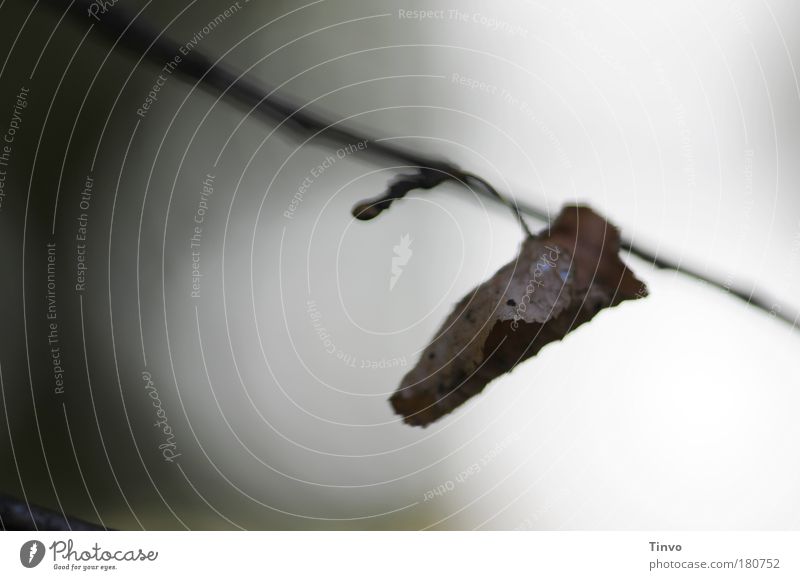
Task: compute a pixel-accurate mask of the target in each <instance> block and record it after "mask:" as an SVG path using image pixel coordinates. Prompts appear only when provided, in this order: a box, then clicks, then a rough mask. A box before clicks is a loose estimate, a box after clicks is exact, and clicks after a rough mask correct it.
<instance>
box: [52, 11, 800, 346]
mask: <svg viewBox="0 0 800 580" xmlns="http://www.w3.org/2000/svg"><path fill="white" fill-rule="evenodd" d="M46 3H47V4H49V5H51V6H53V7H55V8H58V9H59V10H61V11H69V12H71V13H72V14H73V15H75V16H76V17H80V18H82V19H88V18H87V16H88V10H89V6H90V5H91V4H92V2H90V1H88V0H75V1H74V2H69V1H68V0H46ZM91 22H92V23H93V24H92V25H93V26H95V27H96V28H97V29H98V30H99V31H100V32H101V33H102V34H103V35H104V36H105V37H106V38H107V39H108V40H109V41H111V42H113V43H114V44H115V45H118V46H122V47H124V48H126V49H128V50H129V51H131V52H133V53H134V54H135V55H137V56H138V57H140V58H141V59H147V60H148V61H151V62H152V63H154V64H156V65H157V66H159V67H160V66H163V63H164V62H168V61H170V60H171V59H172V58H174V56H175V55H176V54H181V63H180V65H179V67H178V69H177V70H176V73H178V74H181V75H183V76H184V77H186V78H188V79H191V80H194V81H195V82H194V86H195V87H198V86H200V87H203V88H206V89H210V90H213V91H216V92H217V93H219V94H220V95H221V96H222V98H224V99H226V100H228V101H230V102H232V103H237V104H238V105H240V106H243V107H246V108H247V109H248V111H249V112H253V113H257V114H259V115H260V116H262V117H264V118H265V119H267V120H269V121H271V122H273V123H277V124H278V125H279V126H280V128H281V129H286V130H288V131H290V132H293V133H295V134H296V135H297V136H299V137H304V138H308V137H315V138H318V139H319V140H320V141H322V142H327V143H329V144H331V145H332V146H336V147H341V146H343V145H347V144H351V143H358V142H362V141H368V142H369V143H370V147H368V148H367V149H365V150H364V153H366V154H368V155H372V156H375V157H378V158H382V159H384V160H389V161H392V162H395V163H397V162H400V163H402V164H405V165H408V166H409V167H410V168H413V169H414V170H416V172H417V173H416V174H412V175H404V176H401V177H399V178H396V179H395V180H394V181H393V182H392V183H391V184H390V185H389V189H388V191H387V192H386V193H385V194H383V195H382V196H379V197H377V198H374V199H371V200H366V201H364V202H362V203H359V204H357V205H356V206H355V207H354V208H353V215H354V216H355V217H357V218H358V219H372V218H374V217H376V216H377V215H379V214H380V213H381V212H382V211H383V210H385V209H386V208H388V207H389V206H390V205H391V203H392V202H393V201H395V200H397V199H400V198H401V197H403V196H404V195H405V194H407V193H408V192H410V191H412V190H414V189H432V188H433V187H436V186H437V185H439V184H441V183H444V182H446V181H452V182H454V183H458V184H460V185H462V186H465V187H468V188H470V189H471V190H472V191H474V192H475V193H477V194H478V195H481V196H484V197H486V198H489V199H491V200H493V201H496V202H499V203H502V204H504V205H506V206H508V207H509V208H511V210H512V211H513V212H514V214H515V216H516V217H517V219H518V221H519V223H520V225H521V227H522V229H523V231H524V232H525V233H526V234H527V235H528V236H530V235H531V232H530V230H529V229H528V227H527V226H526V225H525V222H524V220H523V216H528V217H530V218H533V219H536V220H538V221H541V222H543V223H545V224H550V223H551V218H552V216H551V215H550V214H549V212H548V211H547V210H545V209H543V208H542V207H538V206H536V205H534V204H531V203H529V202H518V201H515V200H512V201H509V200H508V199H507V198H506V196H504V195H502V194H501V193H500V192H498V191H497V190H496V189H495V188H494V187H492V186H491V184H489V182H488V181H486V180H485V179H482V178H480V177H478V176H476V175H474V174H472V173H470V172H467V171H464V170H462V169H461V168H459V167H458V166H456V165H455V164H453V163H450V162H448V161H445V160H442V159H438V158H435V157H431V156H427V155H423V154H420V153H416V152H412V151H409V150H408V149H405V148H403V147H400V146H397V145H394V144H392V143H390V142H388V141H385V140H381V139H375V138H370V137H367V136H365V135H362V134H360V133H359V132H356V131H354V130H351V129H349V128H347V127H343V126H342V125H341V124H340V122H339V121H334V120H331V119H330V118H329V116H326V115H323V114H320V113H317V112H315V111H312V110H309V108H308V107H306V106H305V105H297V104H296V103H294V102H292V101H291V100H290V99H288V98H286V97H284V96H283V95H281V94H279V93H278V92H277V91H276V90H275V89H274V88H271V87H269V86H267V85H265V84H263V83H261V82H260V81H259V80H257V79H255V78H254V77H253V76H252V75H248V74H240V73H238V72H237V71H236V70H235V69H234V68H233V67H232V66H230V65H228V64H227V63H226V62H224V61H223V60H222V59H216V60H212V58H210V57H209V56H207V55H205V54H204V53H203V51H202V50H200V49H198V48H194V49H193V50H192V51H191V52H189V53H188V54H187V55H185V56H184V55H183V53H181V52H179V49H180V46H181V45H180V44H178V43H177V42H175V41H173V40H171V39H170V38H169V37H168V36H167V35H166V34H165V33H164V31H158V30H156V29H154V28H153V27H152V26H150V25H149V24H148V23H147V22H146V21H144V20H143V18H142V16H141V12H139V13H133V12H131V11H129V10H127V9H126V8H125V7H124V6H122V5H120V4H117V5H115V6H114V7H113V8H111V9H109V10H108V12H106V13H105V14H103V15H102V17H101V18H100V21H99V22H97V21H95V20H91ZM621 247H622V249H623V250H625V251H627V252H628V253H629V254H631V255H633V256H636V257H637V258H640V259H641V260H644V261H646V262H648V263H649V264H650V265H651V266H653V267H655V268H658V269H660V270H672V271H675V272H679V273H680V274H683V275H685V276H688V277H690V278H694V279H695V280H698V281H700V282H703V283H705V284H707V285H709V286H712V287H714V288H717V289H719V290H722V291H724V292H726V293H728V294H730V295H731V296H734V297H736V298H738V299H740V300H742V301H744V302H746V303H747V304H748V305H750V306H752V307H754V308H757V309H759V310H762V311H764V312H767V313H769V314H770V315H772V316H774V317H775V318H777V319H779V320H782V321H783V322H785V323H787V324H789V325H791V326H792V327H793V328H794V329H796V330H800V327H798V326H797V323H798V321H799V320H800V313H795V314H793V315H790V314H787V313H785V312H784V311H783V309H781V308H778V304H779V302H778V301H777V300H774V299H772V298H771V297H770V296H769V294H768V293H767V292H765V291H763V290H762V289H760V288H758V287H757V286H756V285H755V284H747V285H741V286H736V285H732V284H729V283H727V282H723V281H721V280H719V279H717V278H714V277H713V276H710V275H708V274H705V273H703V272H701V271H700V270H698V269H695V268H691V267H689V266H686V265H685V264H683V263H681V262H680V261H676V260H673V259H670V258H668V257H665V256H663V255H661V254H659V253H658V252H653V251H651V250H649V249H647V248H644V247H642V246H641V245H639V244H637V243H634V241H633V240H630V239H627V238H625V237H623V239H622V243H621ZM747 288H749V290H748V289H747Z"/></svg>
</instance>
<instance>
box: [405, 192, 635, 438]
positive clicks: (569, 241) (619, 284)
mask: <svg viewBox="0 0 800 580" xmlns="http://www.w3.org/2000/svg"><path fill="white" fill-rule="evenodd" d="M619 249H620V237H619V232H618V231H617V229H616V228H615V227H614V226H612V225H610V224H609V223H608V222H607V221H606V220H605V219H604V218H602V217H601V216H599V215H598V214H597V213H595V212H594V211H593V210H592V209H590V208H588V207H585V206H566V207H564V209H563V210H562V211H561V213H560V214H559V216H558V218H556V220H555V222H554V223H553V225H552V227H551V228H550V230H549V231H546V232H543V233H542V234H540V235H538V236H531V237H528V238H527V239H526V240H525V241H524V242H523V244H522V247H521V248H520V252H519V255H518V256H517V258H516V259H514V260H513V261H512V262H510V263H508V264H506V265H505V266H503V267H502V268H500V270H498V271H497V273H496V274H495V275H494V276H492V277H491V278H490V279H489V280H487V281H486V282H483V283H482V284H480V285H479V286H478V287H477V288H475V290H474V291H472V292H470V293H469V294H467V295H466V296H465V297H464V298H463V299H462V300H461V301H460V302H459V303H458V304H457V305H456V307H455V309H454V310H453V312H452V313H451V314H450V315H449V316H448V317H447V319H446V320H445V322H444V324H443V325H442V327H441V328H440V330H439V332H437V334H436V338H435V339H434V340H433V341H432V342H431V344H430V345H429V346H428V347H427V348H426V349H425V350H424V351H423V352H422V356H421V357H420V360H419V362H418V363H417V365H416V366H415V367H414V368H413V369H412V370H411V371H409V372H408V374H406V376H405V377H404V378H403V380H402V382H401V383H400V386H399V387H398V389H397V391H395V393H394V394H393V395H392V397H391V399H390V401H391V403H392V406H393V407H394V410H395V412H396V413H398V414H399V415H402V416H403V420H404V421H405V422H406V423H409V424H411V425H420V426H423V427H425V426H427V425H429V424H431V423H432V422H434V421H436V420H437V419H439V418H440V417H442V416H444V415H446V414H447V413H450V412H451V411H453V410H454V409H455V408H457V407H458V406H460V405H461V404H463V403H464V402H465V401H466V400H467V399H469V398H471V397H473V396H475V395H477V394H478V393H480V392H481V391H482V390H483V388H484V387H485V386H486V385H487V384H488V383H489V382H491V381H492V380H494V379H495V378H497V377H498V376H500V375H502V374H503V373H506V372H508V371H510V370H511V369H513V368H514V367H515V366H516V365H517V364H519V363H520V362H522V361H524V360H526V359H528V358H530V357H532V356H534V355H535V354H536V353H538V352H539V350H541V349H542V347H544V346H545V345H547V344H549V343H551V342H554V341H557V340H561V339H562V338H564V336H565V335H566V334H567V333H568V332H570V331H571V330H574V329H575V328H577V327H578V326H580V325H581V324H583V323H585V322H588V321H589V320H591V319H592V318H593V317H594V316H595V315H596V314H597V313H598V312H599V311H600V310H602V309H603V308H608V307H609V306H616V305H617V304H619V303H620V302H623V301H624V300H630V299H636V298H641V297H644V296H646V295H647V290H646V288H645V285H644V284H643V283H642V282H640V281H639V280H637V279H636V277H635V276H634V275H633V274H632V273H631V271H630V270H628V269H627V267H626V266H625V264H624V263H623V262H622V260H620V258H619Z"/></svg>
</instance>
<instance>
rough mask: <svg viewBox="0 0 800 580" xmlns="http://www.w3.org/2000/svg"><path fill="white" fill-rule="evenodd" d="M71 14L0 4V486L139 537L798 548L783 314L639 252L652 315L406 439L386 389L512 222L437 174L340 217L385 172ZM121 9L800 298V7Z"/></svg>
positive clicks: (633, 306) (189, 43) (510, 379)
mask: <svg viewBox="0 0 800 580" xmlns="http://www.w3.org/2000/svg"><path fill="white" fill-rule="evenodd" d="M51 4H52V3H51ZM66 5H67V3H66V2H65V3H64V5H63V6H62V7H61V9H53V8H52V6H45V5H42V4H41V3H34V2H24V1H22V0H8V1H6V2H4V3H2V4H0V15H2V18H0V45H2V47H3V51H2V55H3V59H4V62H3V64H2V69H0V81H1V84H0V86H2V94H0V135H2V136H4V137H3V138H8V137H10V139H11V141H8V140H6V141H5V142H4V143H3V145H7V147H6V148H5V149H0V153H4V152H5V154H6V156H7V158H6V159H5V162H4V163H3V165H2V166H0V170H3V171H4V173H3V174H2V175H0V177H3V178H4V180H3V181H2V182H0V183H2V190H0V192H2V197H0V199H1V200H2V205H1V206H0V252H2V265H3V270H4V273H3V276H2V279H1V280H2V281H0V284H1V285H2V286H1V288H0V292H2V294H1V296H2V300H0V308H2V336H1V338H0V340H2V342H1V343H0V371H1V378H2V384H1V386H2V398H0V403H2V407H3V413H2V414H0V423H2V429H0V440H2V447H0V490H2V491H3V492H6V493H11V494H15V495H17V496H19V497H25V498H26V499H28V500H29V501H31V502H34V503H38V504H41V505H46V506H48V507H51V508H54V509H63V510H65V511H66V512H67V513H70V514H72V515H75V516H80V517H83V518H86V519H89V520H92V521H97V522H102V523H104V524H105V525H107V526H111V527H116V528H124V529H140V528H147V529H157V528H161V529H183V528H184V527H186V528H191V529H229V528H231V529H235V528H239V527H241V528H257V529H419V528H432V529H474V528H483V529H642V528H658V529H669V528H680V529H695V528H700V529H749V528H755V529H762V528H763V529H797V528H798V524H800V493H799V492H798V490H799V489H800V423H798V421H797V420H796V417H797V412H798V408H799V407H800V365H798V364H797V360H798V352H800V333H798V331H797V330H796V329H793V328H791V327H790V326H789V325H787V324H784V323H782V322H780V321H779V320H777V318H776V317H774V316H770V315H768V314H766V313H762V312H760V311H758V310H756V309H753V308H749V307H748V306H746V305H745V304H744V303H742V302H741V301H739V300H736V299H735V298H733V297H731V296H730V295H727V294H726V293H724V292H720V291H718V290H715V289H713V288H708V287H705V286H704V285H702V284H700V283H698V282H695V281H692V280H691V279H688V278H686V277H683V276H681V275H679V274H675V273H674V272H659V271H658V270H656V269H654V268H653V267H652V266H650V265H649V264H648V263H646V262H643V261H641V260H637V259H636V258H632V257H626V258H625V259H626V261H627V263H628V264H629V265H630V266H631V267H632V268H633V269H634V271H635V272H636V274H637V275H638V276H639V277H640V278H642V279H643V280H645V281H646V282H647V284H648V286H649V288H650V290H651V295H650V297H648V298H647V299H646V300H641V301H636V302H635V303H626V304H623V305H621V306H620V307H618V308H614V309H611V310H607V311H604V312H602V313H601V314H600V315H599V316H598V317H597V318H596V319H595V320H594V321H593V322H592V323H591V324H587V325H585V326H583V327H581V328H580V329H578V330H576V331H575V332H574V333H571V334H570V335H569V336H568V337H567V338H566V339H565V340H564V341H563V342H561V343H558V344H554V345H551V346H549V347H547V348H546V349H544V350H543V351H542V352H541V353H540V354H539V355H538V356H537V357H536V358H534V359H531V360H529V361H527V362H525V363H524V364H522V365H521V366H520V367H518V368H517V369H515V370H514V371H513V372H512V373H511V374H509V375H507V376H504V377H502V378H500V379H498V380H496V381H495V382H494V383H492V384H491V385H490V386H489V387H488V388H487V389H486V391H485V392H484V393H483V394H482V395H480V396H479V397H476V398H474V399H472V400H470V401H469V402H468V403H467V404H466V405H464V406H463V407H462V408H460V409H458V410H457V411H456V412H454V413H453V414H452V415H449V416H447V417H446V418H444V419H443V420H441V421H439V422H437V423H435V424H434V425H432V426H431V427H429V428H427V429H424V430H423V429H419V428H413V427H409V426H406V425H404V424H402V422H401V421H400V420H399V418H398V417H397V416H395V415H393V413H392V410H391V407H390V405H389V403H388V401H387V398H388V396H389V395H390V394H391V392H392V391H393V390H394V389H395V388H396V386H397V385H398V383H399V382H400V380H401V378H402V376H403V375H404V374H405V372H407V371H408V370H410V368H411V367H412V366H413V365H414V364H415V362H416V359H417V357H418V355H419V353H420V351H421V349H422V348H424V346H425V345H426V344H427V342H428V341H429V340H430V339H431V337H432V336H433V334H434V332H435V331H436V329H437V328H438V326H439V325H440V324H441V322H442V320H443V319H444V318H445V316H446V315H447V314H448V313H449V311H450V309H451V308H452V306H453V305H454V303H455V302H457V301H458V300H459V299H460V297H461V296H462V295H463V294H465V293H466V292H467V291H468V290H470V289H471V288H472V287H473V286H474V285H476V284H477V283H479V282H480V281H482V280H484V279H486V278H487V277H489V276H490V275H491V274H492V273H493V272H494V271H495V270H496V269H497V268H498V267H499V266H501V265H502V264H504V263H506V262H507V261H509V260H510V259H512V258H513V256H514V254H515V252H516V249H517V247H518V244H519V242H520V240H521V236H520V232H519V228H518V227H517V226H516V224H515V223H514V221H513V218H512V216H511V215H510V212H508V211H507V210H506V209H505V208H502V207H497V206H496V205H494V204H492V203H491V202H489V201H487V200H485V199H483V198H477V197H475V196H474V195H472V194H471V193H470V192H469V191H467V190H464V189H460V188H457V187H455V186H442V187H440V188H438V189H436V190H433V191H429V192H421V193H420V192H417V193H415V194H412V195H411V196H409V198H407V199H405V200H403V201H401V202H398V203H396V204H395V205H394V206H393V207H392V208H391V210H390V211H388V212H386V213H385V214H383V215H382V216H380V218H378V219H376V220H374V221H372V222H358V221H355V220H353V218H352V217H351V215H350V209H351V207H352V206H353V204H354V203H356V202H357V201H359V200H361V199H363V198H365V197H369V196H373V195H376V194H378V193H380V192H381V191H382V190H383V188H384V187H385V184H386V183H387V181H388V180H389V179H391V178H392V177H393V176H394V175H396V174H397V173H398V172H402V168H397V167H392V166H391V164H387V163H379V162H376V160H375V159H374V158H370V157H369V156H368V155H367V154H366V153H365V152H364V151H361V150H359V148H358V147H357V146H354V147H350V148H348V149H342V150H340V151H338V152H337V150H336V149H335V148H332V147H330V146H329V145H326V144H324V143H321V142H319V140H317V139H311V140H308V141H307V142H304V141H303V140H298V139H296V138H295V137H294V136H293V135H292V134H289V133H287V132H286V131H284V130H281V129H280V128H276V127H275V125H274V124H270V123H265V122H264V121H263V120H262V119H260V118H257V117H254V116H253V115H251V114H249V111H247V110H245V109H242V108H241V107H238V106H235V105H232V104H230V103H228V102H227V101H226V100H225V99H224V98H220V96H219V94H218V93H214V92H211V91H208V90H206V89H204V88H203V87H201V86H193V83H192V82H188V81H187V80H186V78H185V77H183V76H181V75H180V73H179V71H170V70H166V69H162V68H161V66H159V65H157V64H154V63H153V62H151V61H150V60H147V59H139V58H138V57H136V56H133V55H132V54H131V53H129V52H126V51H125V50H123V49H121V48H120V47H119V46H117V47H112V43H111V42H110V41H108V40H107V39H106V38H105V37H103V35H102V34H101V33H100V28H101V27H102V19H103V16H104V15H102V14H100V15H99V16H98V18H99V20H100V21H97V19H93V18H91V17H90V16H89V15H88V14H87V15H85V18H80V17H79V18H75V17H74V16H65V17H63V18H62V15H63V8H65V7H66ZM119 9H124V10H126V11H132V12H134V13H138V14H139V16H138V18H141V19H143V20H144V21H146V22H147V23H149V24H150V25H152V26H154V27H157V28H159V29H162V30H163V32H164V34H165V35H167V36H169V37H170V38H172V39H173V40H175V41H177V42H179V43H180V44H182V45H184V46H185V47H186V49H187V50H198V51H202V52H203V53H205V54H208V55H210V56H212V57H214V58H220V57H222V58H224V61H225V62H227V63H229V64H230V65H231V66H233V67H235V68H236V69H237V70H239V71H242V72H245V71H246V72H247V73H248V74H249V75H252V76H253V77H254V78H256V79H259V80H260V81H262V82H263V83H264V84H267V85H270V86H273V87H278V90H279V92H280V94H282V95H285V96H287V97H290V98H292V99H294V100H295V101H296V102H297V103H298V104H308V106H309V107H310V108H312V109H313V110H319V111H324V112H325V113H326V114H327V115H328V116H329V117H330V118H331V120H333V121H342V122H343V123H344V124H346V125H347V126H349V127H354V128H356V129H358V130H359V131H361V132H362V133H364V134H365V135H367V136H369V137H379V138H386V139H390V140H393V141H395V142H397V143H398V144H402V145H403V146H405V147H408V148H410V149H412V150H418V151H424V152H427V153H430V154H433V155H436V156H440V157H443V158H446V159H448V160H451V161H453V162H455V163H457V164H459V165H461V166H462V167H465V168H469V169H470V170H472V171H473V172H475V173H478V174H480V175H482V176H484V177H486V178H487V179H488V180H489V181H491V182H492V183H493V184H495V185H496V186H497V187H498V188H499V189H501V190H502V191H503V192H505V193H507V194H508V195H510V196H512V197H514V198H516V199H518V200H520V201H525V202H529V203H532V204H536V205H539V206H542V207H544V208H546V209H547V210H548V211H549V212H550V213H551V214H554V213H555V212H557V210H558V208H559V207H560V206H561V205H562V204H564V203H566V202H573V201H580V202H585V203H590V204H591V205H592V206H593V207H594V208H596V209H597V210H598V211H601V212H602V213H604V214H605V215H607V216H609V219H611V220H612V221H613V222H614V223H616V224H617V225H618V226H620V228H621V229H622V231H623V233H624V234H625V235H626V237H628V238H629V239H632V240H634V241H635V242H637V243H640V244H641V245H643V246H645V247H647V248H650V249H652V250H654V251H657V252H658V253H659V254H662V255H664V256H667V257H670V258H672V259H676V260H680V261H681V262H682V263H684V264H686V265H687V266H691V267H694V268H697V269H699V270H701V271H704V272H706V273H707V274H709V275H712V276H714V277H716V278H718V279H720V280H723V281H725V282H726V283H728V284H730V285H733V286H744V287H745V288H747V289H749V288H750V284H752V283H757V284H758V286H759V287H761V288H764V289H766V290H768V292H769V293H770V295H771V296H773V297H774V306H773V310H774V311H775V312H779V311H780V312H781V313H784V314H786V313H794V312H795V311H796V310H795V309H796V308H798V307H800V298H798V296H800V292H798V291H800V196H798V190H799V188H800V166H798V164H797V159H798V154H799V153H800V87H799V86H798V72H797V68H796V65H797V63H798V62H800V7H799V6H798V5H797V4H796V3H794V2H791V1H789V0H783V1H763V2H757V1H735V0H734V1H730V0H724V1H723V0H713V1H710V2H703V3H696V2H690V1H688V0H687V1H684V0H678V1H675V2H669V3H665V2H661V3H652V2H634V1H633V0H626V1H615V2H604V3H600V2H592V1H588V0H573V1H568V2H556V1H547V2H522V1H511V0H507V1H504V2H494V3H486V2H478V1H477V0H467V1H463V2H459V3H458V8H454V7H453V6H452V3H449V4H448V3H442V2H437V1H428V2H422V1H409V2H403V3H399V2H394V1H387V0H377V1H370V2H364V1H358V0H320V1H317V2H310V3H307V4H306V3H302V2H268V3H266V2H263V3H256V2H245V1H244V0H242V1H241V2H237V3H229V2H221V1H200V0H198V1H196V2H180V3H176V2H163V3H156V2H141V1H137V2H134V1H130V0H121V1H120V2H119V3H117V5H113V6H111V5H110V6H108V8H107V10H108V13H112V12H113V11H114V10H119ZM420 11H421V12H420ZM162 64H163V66H167V65H168V63H167V62H164V63H162ZM178 67H180V65H179V64H178ZM156 87H157V88H156ZM151 91H153V94H154V96H155V99H154V100H153V99H151V100H150V101H148V93H150V92H151ZM20 94H22V97H20V96H19V95H20ZM22 103H24V105H23V104H22ZM148 104H149V105H150V106H149V108H145V107H146V106H147V105H148ZM137 111H138V112H137ZM352 145H356V144H352ZM366 147H367V148H368V147H369V144H367V145H366ZM87 181H88V182H89V184H88V186H87ZM198 220H199V221H198ZM530 225H531V227H532V228H541V227H543V225H544V224H541V223H536V222H535V221H533V220H530ZM196 228H198V229H196ZM404 236H408V239H409V240H410V245H407V247H408V248H410V251H411V255H410V258H409V259H408V262H407V264H406V265H405V266H404V267H403V268H402V274H401V275H400V276H399V277H396V279H395V280H394V282H392V258H393V257H394V256H395V250H394V248H395V246H398V245H399V244H401V240H402V239H403V237H404ZM84 238H85V239H84ZM48 244H51V245H50V246H48ZM82 281H83V284H84V285H81V283H82ZM52 325H55V326H52Z"/></svg>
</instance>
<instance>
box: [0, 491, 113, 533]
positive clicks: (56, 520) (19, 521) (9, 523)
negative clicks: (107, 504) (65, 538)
mask: <svg viewBox="0 0 800 580" xmlns="http://www.w3.org/2000/svg"><path fill="white" fill-rule="evenodd" d="M0 529H1V530H5V531H58V532H68V531H98V530H106V529H110V528H104V527H102V526H98V525H96V524H91V523H89V522H85V521H83V520H79V519H77V518H73V517H69V516H65V515H64V514H61V513H58V512H54V511H52V510H49V509H46V508H43V507H39V506H35V505H31V504H28V503H25V502H24V501H20V500H18V499H15V498H13V497H10V496H7V495H0Z"/></svg>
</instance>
